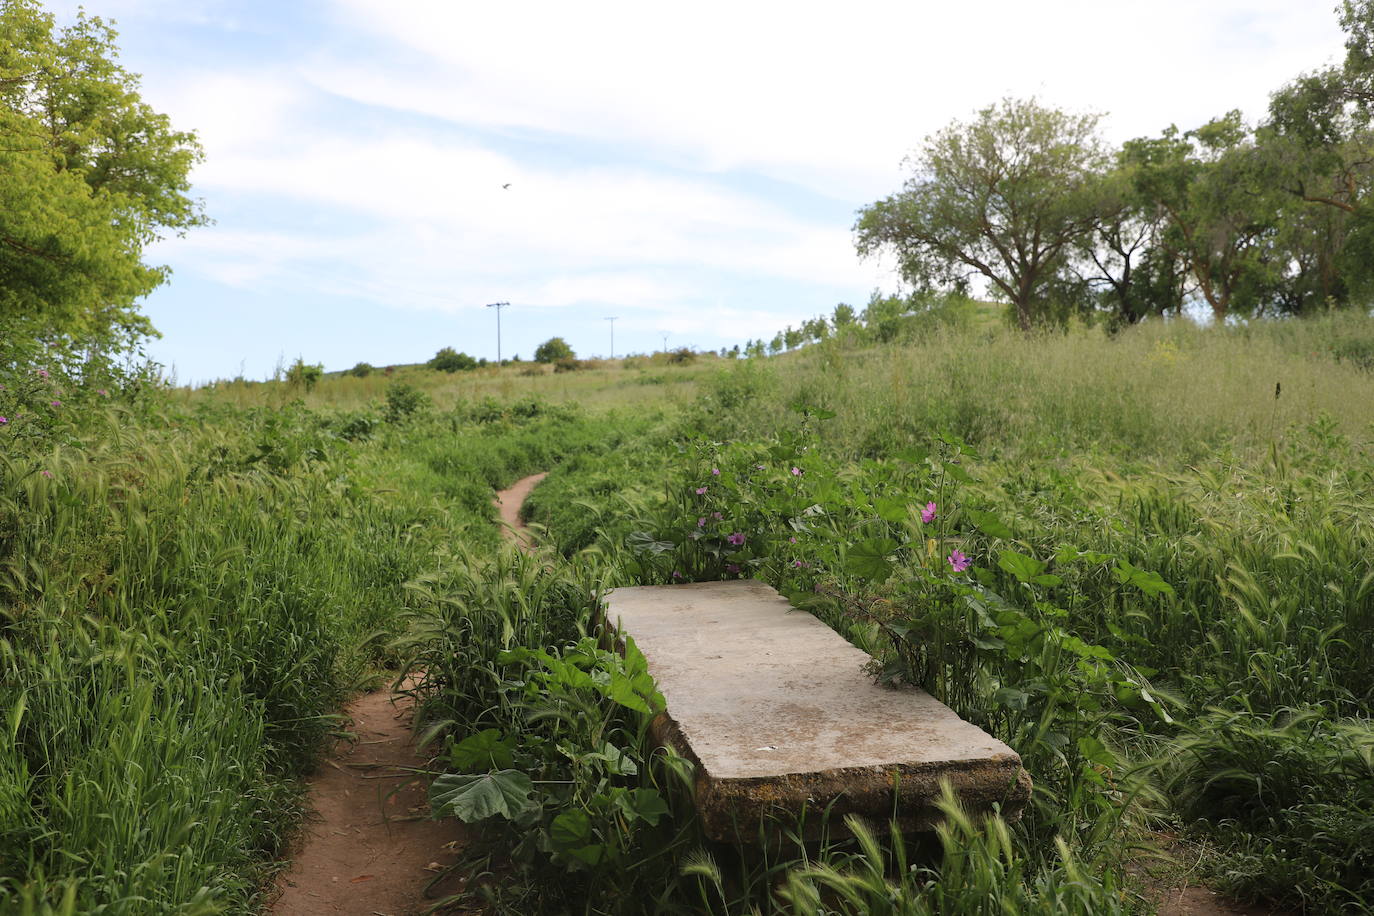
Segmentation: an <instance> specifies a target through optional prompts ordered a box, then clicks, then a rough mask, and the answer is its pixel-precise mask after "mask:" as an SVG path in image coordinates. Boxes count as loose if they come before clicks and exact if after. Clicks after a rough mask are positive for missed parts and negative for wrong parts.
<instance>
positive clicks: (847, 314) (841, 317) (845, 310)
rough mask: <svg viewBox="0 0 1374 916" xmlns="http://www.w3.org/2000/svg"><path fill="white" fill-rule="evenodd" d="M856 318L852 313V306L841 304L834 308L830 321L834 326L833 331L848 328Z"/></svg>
mask: <svg viewBox="0 0 1374 916" xmlns="http://www.w3.org/2000/svg"><path fill="white" fill-rule="evenodd" d="M856 318H857V315H855V313H854V306H852V305H848V304H846V303H844V302H841V303H840V304H839V305H836V306H835V312H834V314H833V315H832V316H831V319H830V320H831V323H833V324H834V325H835V329H836V330H839V329H840V328H845V327H849V325H851V324H853V323H854V321H855V320H856Z"/></svg>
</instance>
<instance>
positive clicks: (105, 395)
mask: <svg viewBox="0 0 1374 916" xmlns="http://www.w3.org/2000/svg"><path fill="white" fill-rule="evenodd" d="M95 393H96V394H98V395H100V396H101V397H102V398H108V397H109V396H110V393H109V392H108V391H106V390H105V389H104V388H97V389H96V390H95Z"/></svg>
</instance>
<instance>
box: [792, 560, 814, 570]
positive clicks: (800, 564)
mask: <svg viewBox="0 0 1374 916" xmlns="http://www.w3.org/2000/svg"><path fill="white" fill-rule="evenodd" d="M792 565H793V566H795V567H796V568H798V569H801V568H802V567H803V566H810V565H811V564H810V563H806V562H803V561H801V560H793V561H792Z"/></svg>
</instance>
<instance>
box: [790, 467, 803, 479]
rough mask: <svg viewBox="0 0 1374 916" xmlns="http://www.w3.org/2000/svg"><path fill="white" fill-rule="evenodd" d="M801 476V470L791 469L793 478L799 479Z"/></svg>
mask: <svg viewBox="0 0 1374 916" xmlns="http://www.w3.org/2000/svg"><path fill="white" fill-rule="evenodd" d="M801 475H802V469H801V468H793V469H792V476H793V477H800V476H801Z"/></svg>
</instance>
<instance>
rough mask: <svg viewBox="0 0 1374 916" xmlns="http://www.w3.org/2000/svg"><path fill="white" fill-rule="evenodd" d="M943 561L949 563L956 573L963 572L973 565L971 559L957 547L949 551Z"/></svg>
mask: <svg viewBox="0 0 1374 916" xmlns="http://www.w3.org/2000/svg"><path fill="white" fill-rule="evenodd" d="M945 561H946V562H947V563H949V565H950V568H952V569H953V570H954V571H955V572H957V573H958V572H963V571H964V570H966V569H968V568H969V567H970V566H971V565H973V561H972V560H970V559H969V558H968V557H966V556H965V555H964V554H963V552H962V551H960V550H959V548H957V547H956V548H954V549H953V550H951V551H950V552H949V556H947V557H945Z"/></svg>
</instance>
